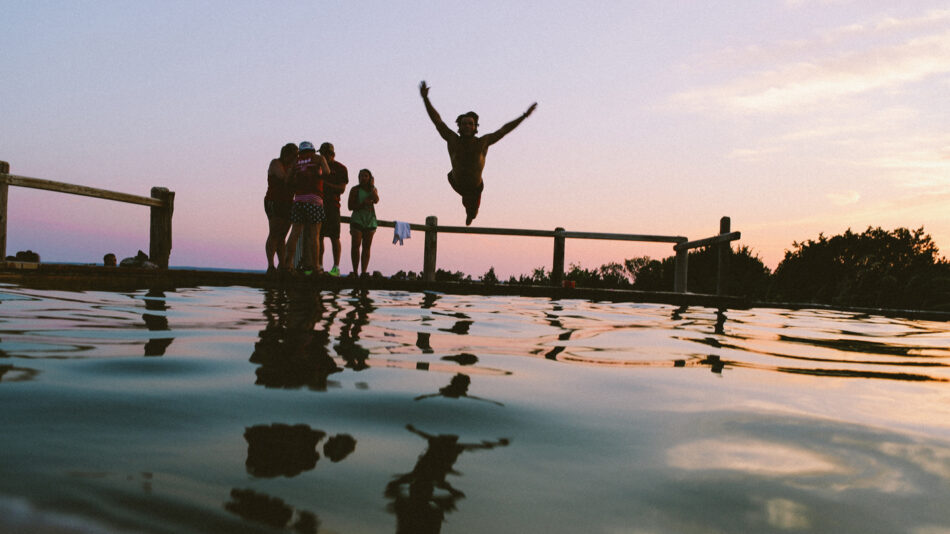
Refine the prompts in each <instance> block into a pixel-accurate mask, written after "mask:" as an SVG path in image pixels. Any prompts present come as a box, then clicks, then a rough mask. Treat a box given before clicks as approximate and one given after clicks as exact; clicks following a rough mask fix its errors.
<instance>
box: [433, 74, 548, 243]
mask: <svg viewBox="0 0 950 534" xmlns="http://www.w3.org/2000/svg"><path fill="white" fill-rule="evenodd" d="M419 94H421V95H422V102H423V103H424V104H425V107H426V113H428V114H429V119H431V120H432V123H433V124H435V129H436V130H438V132H439V135H441V136H442V139H445V142H446V143H447V144H448V149H449V159H450V160H451V161H452V170H451V171H449V184H450V185H451V186H452V189H454V190H455V192H456V193H458V194H460V195H462V205H463V206H465V224H466V225H469V224H472V220H473V219H475V216H476V215H478V207H479V204H481V200H482V190H483V189H484V188H485V184H484V182H483V181H482V169H484V168H485V156H486V154H488V147H490V146H491V145H493V144H495V143H497V142H498V141H499V140H501V138H502V137H504V136H506V135H508V134H509V133H510V132H511V131H512V130H514V129H515V128H516V127H517V126H518V125H519V124H521V121H523V120H525V119H526V118H527V117H528V116H529V115H531V113H532V112H534V108H536V107H537V106H538V104H537V102H535V103H534V104H531V106H530V107H528V110H527V111H525V112H524V113H523V114H522V115H521V116H520V117H518V118H517V119H515V120H513V121H511V122H509V123H508V124H505V125H504V126H502V127H501V128H499V129H498V130H497V131H495V132H492V133H490V134H487V135H483V136H481V137H477V136H476V135H475V134H476V133H478V115H477V114H476V113H475V112H474V111H469V112H468V113H465V114H464V115H459V116H458V118H457V119H455V123H456V124H457V125H458V133H455V132H453V131H452V130H450V129H449V127H448V126H446V125H445V122H443V121H442V117H440V116H439V113H438V112H437V111H436V110H435V108H434V107H432V103H431V102H429V86H428V85H426V82H425V81H423V82H421V83H420V84H419Z"/></svg>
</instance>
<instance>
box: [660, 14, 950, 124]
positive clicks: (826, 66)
mask: <svg viewBox="0 0 950 534" xmlns="http://www.w3.org/2000/svg"><path fill="white" fill-rule="evenodd" d="M947 21H950V10H936V11H930V12H928V13H926V14H924V15H921V16H916V17H907V18H903V19H897V18H893V17H886V18H879V19H876V20H873V21H866V22H860V23H854V24H847V25H843V26H839V27H836V28H832V29H829V30H825V31H823V32H819V33H816V34H815V35H813V36H812V37H810V38H808V39H802V40H795V41H775V42H771V43H768V42H767V43H757V44H752V45H748V46H745V47H729V48H726V49H723V50H719V51H715V52H713V53H711V54H708V55H705V56H704V57H702V58H699V59H698V60H697V61H696V64H697V65H698V69H697V71H696V72H697V74H698V73H699V72H702V71H705V70H706V69H709V68H714V69H715V72H719V73H721V72H723V71H724V70H725V71H726V72H728V71H730V70H731V72H732V79H729V80H727V81H725V82H722V83H716V84H712V85H706V86H702V87H698V88H694V89H689V90H685V91H681V92H679V93H676V94H674V95H673V96H672V97H671V98H670V101H671V103H672V104H673V105H674V106H676V107H680V108H683V107H685V108H686V109H689V110H692V111H698V112H708V111H712V112H714V113H716V112H722V111H725V112H727V113H738V114H750V115H757V114H769V113H772V114H774V113H796V112H801V111H808V110H811V109H814V108H815V107H816V105H821V106H822V107H827V104H828V103H831V102H838V101H840V100H842V99H847V98H849V97H853V96H855V95H863V94H866V93H870V92H875V91H884V90H886V91H901V90H902V89H903V88H904V87H906V86H907V85H908V84H912V83H915V82H919V81H922V80H925V79H928V78H931V77H934V76H938V75H944V74H948V73H950V31H948V30H947V24H946V23H947Z"/></svg>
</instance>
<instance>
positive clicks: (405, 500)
mask: <svg viewBox="0 0 950 534" xmlns="http://www.w3.org/2000/svg"><path fill="white" fill-rule="evenodd" d="M406 429H408V430H409V431H410V432H412V433H414V434H416V435H418V436H420V437H421V438H423V439H425V440H426V441H428V442H429V447H428V448H427V449H426V451H425V452H424V453H422V455H420V456H419V459H418V460H417V461H416V465H415V467H413V469H412V471H411V472H409V473H406V474H404V475H397V476H396V477H395V478H393V480H391V481H390V482H389V484H387V485H386V491H385V496H386V497H387V498H389V499H392V501H393V502H392V503H390V504H389V506H388V507H387V509H388V510H389V511H390V512H393V513H395V514H396V533H397V534H401V533H407V534H408V533H413V534H430V533H431V534H434V533H438V532H439V531H440V530H442V521H443V519H444V517H445V513H446V512H451V511H453V510H455V502H456V501H457V500H458V499H461V498H463V497H465V494H464V493H462V492H461V491H459V490H457V489H455V488H454V487H452V485H451V484H449V483H448V481H446V480H445V477H446V476H448V475H449V474H454V475H458V473H457V472H456V471H455V470H454V469H453V466H454V465H455V462H456V461H457V460H458V457H459V455H461V454H462V453H463V452H465V451H475V450H479V449H486V450H487V449H493V448H495V447H499V446H505V445H508V443H509V442H508V440H507V439H504V438H502V439H499V440H498V441H482V442H481V443H459V441H458V439H459V437H458V436H455V435H448V434H441V435H438V436H433V435H432V434H427V433H426V432H423V431H421V430H418V429H416V428H415V427H413V426H412V425H406ZM402 486H406V489H407V491H406V492H403V490H402ZM436 489H440V490H443V491H445V492H447V493H448V494H447V495H445V494H442V495H436V492H435V490H436Z"/></svg>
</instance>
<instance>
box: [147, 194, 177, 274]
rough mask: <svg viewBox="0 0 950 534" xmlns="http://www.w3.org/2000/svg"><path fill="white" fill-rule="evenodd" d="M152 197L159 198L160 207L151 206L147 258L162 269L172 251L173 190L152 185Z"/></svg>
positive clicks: (165, 267)
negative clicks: (161, 203)
mask: <svg viewBox="0 0 950 534" xmlns="http://www.w3.org/2000/svg"><path fill="white" fill-rule="evenodd" d="M151 196H152V198H156V199H159V200H161V201H162V202H163V203H164V205H163V206H162V207H155V206H152V207H151V208H150V210H151V215H152V218H151V224H150V225H149V243H148V259H149V260H151V262H152V263H154V264H156V265H158V266H159V267H161V268H163V269H167V268H168V257H169V256H170V255H171V251H172V212H173V211H174V209H175V192H174V191H169V190H168V189H167V188H165V187H153V188H152V195H151Z"/></svg>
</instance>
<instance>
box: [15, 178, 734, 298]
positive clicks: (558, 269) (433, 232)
mask: <svg viewBox="0 0 950 534" xmlns="http://www.w3.org/2000/svg"><path fill="white" fill-rule="evenodd" d="M9 172H10V168H9V164H8V163H6V162H2V161H0V259H2V258H3V257H5V256H6V219H7V216H6V214H7V187H8V186H10V185H14V186H19V187H29V188H34V189H45V190H49V191H56V192H60V193H69V194H74V195H83V196H89V197H94V198H102V199H105V200H113V201H117V202H127V203H131V204H139V205H144V206H149V207H151V212H152V220H151V241H150V245H149V251H150V254H149V256H150V257H151V258H152V261H155V262H156V263H158V264H159V265H160V266H162V267H168V256H169V254H170V252H171V216H172V211H173V208H174V199H175V193H174V192H172V191H169V190H168V189H165V188H163V187H153V188H152V196H151V197H142V196H137V195H130V194H127V193H119V192H116V191H108V190H105V189H97V188H94V187H86V186H81V185H74V184H69V183H65V182H55V181H53V180H42V179H39V178H30V177H28V176H17V175H11V174H9ZM340 220H341V221H342V222H350V220H351V218H350V217H347V216H341V217H340ZM377 224H378V225H379V226H384V227H390V228H392V227H395V225H396V221H385V220H378V221H377ZM408 224H409V228H410V229H412V230H416V231H422V232H425V249H424V257H423V278H424V279H425V280H426V281H430V282H431V281H435V271H436V245H437V236H438V234H439V233H440V232H441V233H448V234H478V235H508V236H526V237H550V238H554V261H553V265H552V268H551V282H552V283H553V284H556V285H560V283H561V281H562V279H563V276H564V241H565V240H566V239H604V240H612V241H647V242H655V243H674V246H673V250H674V251H675V252H676V256H675V260H674V262H675V277H674V283H673V290H674V291H675V292H678V293H683V292H686V274H687V261H688V259H689V256H688V252H689V249H691V248H697V247H703V246H716V247H717V248H718V249H719V262H718V272H717V294H722V289H723V285H722V279H723V274H724V272H725V269H726V259H727V255H726V251H727V250H728V249H727V248H726V245H728V243H729V242H730V241H734V240H736V239H739V238H740V237H741V235H742V234H741V233H740V232H730V222H729V217H723V218H722V219H721V220H720V222H719V234H718V235H715V236H712V237H707V238H703V239H697V240H693V241H689V240H688V239H687V238H686V237H683V236H666V235H650V234H617V233H605V232H576V231H571V232H569V231H566V230H565V229H564V228H555V229H554V230H529V229H521V228H489V227H471V226H439V224H438V219H437V218H436V217H435V216H431V215H430V216H429V217H426V223H425V224H418V223H408Z"/></svg>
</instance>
